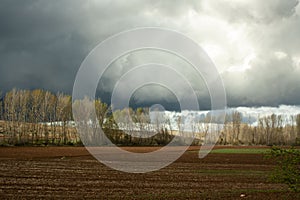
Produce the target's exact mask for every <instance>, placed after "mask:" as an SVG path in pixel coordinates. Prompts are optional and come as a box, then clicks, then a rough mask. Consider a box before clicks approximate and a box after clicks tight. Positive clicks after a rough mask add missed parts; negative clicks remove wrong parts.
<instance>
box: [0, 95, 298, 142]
mask: <svg viewBox="0 0 300 200" xmlns="http://www.w3.org/2000/svg"><path fill="white" fill-rule="evenodd" d="M93 106H95V110H96V115H97V120H98V123H99V125H100V127H101V128H102V129H103V130H104V133H105V134H106V136H107V137H108V138H109V139H110V140H111V141H112V142H113V143H114V144H116V145H126V146H128V145H136V146H137V145H141V146H145V145H146V146H153V145H166V144H168V143H169V142H170V141H171V140H172V139H173V138H174V136H175V135H179V136H180V135H184V133H185V131H186V130H184V127H183V126H182V124H183V123H184V119H182V118H181V117H178V118H177V119H176V122H177V124H176V128H175V127H173V126H174V124H172V123H171V120H172V119H168V117H166V116H161V117H163V119H160V120H158V121H157V122H154V123H153V121H152V122H151V120H150V118H149V108H137V109H135V110H134V109H131V108H124V109H123V110H116V111H112V108H111V106H109V105H107V104H106V103H104V102H102V101H101V99H96V100H94V101H93ZM128 114H129V115H130V116H131V121H128V118H127V116H128ZM242 117H243V116H242V114H241V113H239V112H232V113H227V114H226V116H225V123H224V125H217V126H216V127H215V128H214V131H213V132H212V131H211V124H210V122H211V121H217V120H214V119H212V118H213V117H211V116H209V115H207V116H205V117H204V118H202V119H198V120H195V121H193V124H192V125H191V126H192V129H191V130H189V131H190V132H191V134H193V136H194V137H195V138H196V139H195V140H194V142H193V145H201V144H202V143H203V141H204V139H205V138H206V139H208V140H209V139H210V138H211V140H212V141H214V140H215V138H214V135H217V136H219V137H218V138H217V140H218V142H217V143H218V144H221V145H293V144H299V138H300V115H299V114H298V115H296V116H292V115H291V116H290V121H291V123H290V124H288V125H287V124H285V123H284V121H283V117H282V116H281V115H275V114H273V115H270V116H266V117H261V118H259V117H258V119H257V121H258V124H257V126H251V125H250V124H248V123H243V121H242ZM126 120H127V121H126ZM127 133H129V134H127ZM153 133H155V134H153ZM149 134H151V135H154V136H152V137H148V138H146V137H140V136H141V135H145V136H147V135H149ZM135 135H136V137H134V136H135ZM95 137H96V136H95ZM206 142H209V141H206ZM183 143H184V141H180V140H179V141H178V144H183ZM80 144H82V141H81V139H80V137H79V134H78V133H77V131H76V128H75V126H74V124H73V115H72V99H71V96H70V95H67V94H63V93H56V94H54V93H52V92H49V91H45V90H40V89H37V90H19V89H13V90H11V91H9V92H7V93H6V94H4V95H3V97H2V98H1V99H0V145H80Z"/></svg>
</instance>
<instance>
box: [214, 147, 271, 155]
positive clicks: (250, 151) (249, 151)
mask: <svg viewBox="0 0 300 200" xmlns="http://www.w3.org/2000/svg"><path fill="white" fill-rule="evenodd" d="M269 151H270V149H253V148H249V149H247V148H245V149H242V148H241V149H213V150H212V151H211V152H210V153H224V154H226V153H236V154H243V153H245V154H262V153H267V152H269Z"/></svg>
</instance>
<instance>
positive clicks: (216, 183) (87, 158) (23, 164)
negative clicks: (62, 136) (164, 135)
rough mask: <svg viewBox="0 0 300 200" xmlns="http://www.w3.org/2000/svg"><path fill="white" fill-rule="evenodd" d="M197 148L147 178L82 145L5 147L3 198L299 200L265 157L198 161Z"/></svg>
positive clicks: (0, 175) (0, 153) (0, 172)
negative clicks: (274, 179) (272, 178)
mask: <svg viewBox="0 0 300 200" xmlns="http://www.w3.org/2000/svg"><path fill="white" fill-rule="evenodd" d="M198 148H199V147H191V148H190V149H189V151H187V152H186V153H185V154H184V155H183V156H182V157H181V158H179V159H178V160H177V161H176V162H175V163H173V164H171V165H170V166H168V167H166V168H164V169H161V170H159V171H156V172H150V173H145V174H129V173H124V172H119V171H115V170H113V169H110V168H108V167H106V166H105V165H103V164H101V163H99V162H98V161H97V160H95V159H94V158H93V157H92V156H91V155H90V154H89V153H88V152H87V150H85V148H83V147H5V148H0V199H17V198H20V199H45V198H46V199H50V198H51V199H54V198H55V199H300V195H299V193H293V192H290V191H289V190H288V188H287V187H286V186H285V185H282V184H275V183H271V182H269V181H268V179H267V178H268V174H269V172H270V170H271V169H272V168H273V167H274V166H273V163H272V162H270V161H268V160H265V159H264V158H263V155H260V154H209V155H208V156H207V157H206V158H204V159H199V158H198V152H197V151H194V150H197V149H198ZM216 148H224V147H216ZM226 148H228V147H226ZM239 148H243V147H239ZM247 148H249V147H247ZM255 148H257V147H255ZM261 148H266V147H261ZM125 149H126V150H128V151H134V152H148V151H153V150H155V149H157V148H156V147H127V148H125ZM243 195H245V197H242V196H243Z"/></svg>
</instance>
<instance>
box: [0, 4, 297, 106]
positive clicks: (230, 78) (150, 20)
mask: <svg viewBox="0 0 300 200" xmlns="http://www.w3.org/2000/svg"><path fill="white" fill-rule="evenodd" d="M145 26H154V27H163V28H168V29H173V30H176V31H179V32H181V33H183V34H186V35H187V36H189V37H191V38H192V39H193V40H195V41H196V42H197V43H198V44H199V45H200V46H201V47H202V48H203V49H204V50H205V51H206V52H207V54H208V55H209V57H210V58H211V59H212V61H213V62H214V63H215V65H216V67H217V68H218V70H219V72H220V73H221V76H222V78H223V81H224V84H225V89H226V92H227V95H228V104H229V106H240V105H243V106H261V105H268V106H277V105H280V104H292V105H294V104H296V105H299V104H300V38H299V36H300V6H299V4H298V1H297V0H248V1H246V0H244V1H238V0H236V1H233V0H213V1H211V0H195V1H181V0H178V1H176V0H170V1H166V0H164V1H150V0H148V1H147V0H145V1H141V0H136V1H135V0H129V1H123V0H122V1H121V0H120V1H108V0H101V1H100V0H99V1H96V0H81V1H80V0H61V1H48V0H44V1H41V0H40V1H38V0H35V1H34V0H22V1H19V0H0V90H2V91H7V90H10V89H12V88H13V87H16V88H20V89H35V88H42V89H48V90H51V91H63V92H67V93H70V94H71V92H72V87H73V83H74V80H75V76H76V73H77V70H78V69H79V67H80V64H81V62H82V61H83V59H84V58H85V57H86V56H87V54H88V53H89V52H90V51H91V50H92V49H93V48H94V47H95V46H96V45H97V44H98V43H99V42H101V41H103V40H104V39H106V38H107V37H109V36H111V35H113V34H116V33H118V32H120V31H125V30H128V29H132V28H136V27H145ZM142 54H143V53H141V55H140V57H138V54H135V55H130V56H127V57H125V58H123V61H124V60H125V61H124V62H122V59H120V61H118V62H116V63H115V66H117V65H118V66H119V67H121V68H122V67H124V65H126V64H127V65H128V60H134V59H136V60H139V61H134V62H132V63H136V62H137V63H140V62H142V61H143V59H146V58H145V55H147V54H145V53H144V55H142ZM143 56H144V57H143ZM146 57H147V56H146ZM166 58H167V57H165V59H166ZM178 63H180V62H178ZM183 65H184V64H183ZM183 65H182V66H183ZM114 72H115V73H114ZM119 72H120V71H118V70H111V72H108V73H107V77H106V78H105V79H104V80H103V83H104V84H105V81H107V84H106V85H109V84H111V83H112V82H113V81H111V80H115V79H117V78H118V76H119V75H118V73H119ZM192 79H193V78H192ZM196 83H197V81H195V84H196ZM109 88H110V89H111V87H110V86H107V87H104V88H101V90H103V91H102V92H103V93H105V92H109ZM106 90H107V91H106ZM203 94H206V93H205V92H204V93H203ZM147 98H148V97H147ZM201 98H203V99H204V100H203V102H207V98H208V96H206V97H205V95H203V96H201Z"/></svg>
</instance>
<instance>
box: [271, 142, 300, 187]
mask: <svg viewBox="0 0 300 200" xmlns="http://www.w3.org/2000/svg"><path fill="white" fill-rule="evenodd" d="M267 158H270V159H274V160H275V162H276V167H275V169H274V171H273V173H272V174H271V176H270V179H271V180H272V181H274V182H278V183H285V184H287V185H288V186H289V188H290V189H291V190H292V191H295V192H299V191H300V188H299V186H300V150H297V149H295V148H293V147H292V148H290V149H282V148H279V147H272V149H271V151H270V152H269V153H268V154H267Z"/></svg>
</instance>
